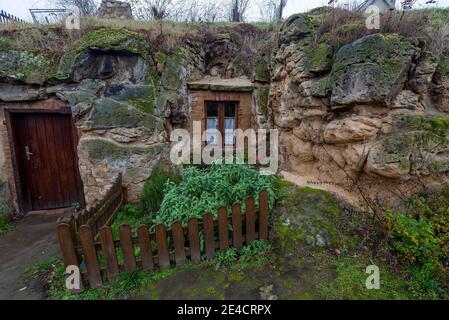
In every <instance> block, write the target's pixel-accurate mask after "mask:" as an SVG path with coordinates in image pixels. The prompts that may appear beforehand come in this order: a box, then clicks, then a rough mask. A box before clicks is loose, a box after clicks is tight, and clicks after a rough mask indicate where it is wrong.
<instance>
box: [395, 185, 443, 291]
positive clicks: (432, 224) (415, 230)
mask: <svg viewBox="0 0 449 320" xmlns="http://www.w3.org/2000/svg"><path fill="white" fill-rule="evenodd" d="M403 211H404V212H399V213H396V214H391V212H390V215H389V216H390V219H389V220H390V221H389V233H390V235H391V237H392V241H391V246H392V248H393V249H395V250H396V251H397V252H398V253H399V254H400V255H401V257H403V258H404V259H405V260H406V261H407V262H408V273H409V274H410V276H411V279H412V281H411V282H410V290H411V291H412V292H413V294H414V295H415V297H417V298H420V299H422V298H425V299H438V298H443V297H447V295H448V292H449V291H448V289H449V288H448V287H447V286H448V284H449V272H448V270H447V268H445V266H444V259H447V256H448V247H449V236H448V231H449V187H448V186H445V187H444V188H442V189H441V190H439V191H436V190H426V191H424V192H422V193H420V194H418V195H415V196H412V197H410V198H409V199H408V200H407V201H406V203H405V206H404V208H403Z"/></svg>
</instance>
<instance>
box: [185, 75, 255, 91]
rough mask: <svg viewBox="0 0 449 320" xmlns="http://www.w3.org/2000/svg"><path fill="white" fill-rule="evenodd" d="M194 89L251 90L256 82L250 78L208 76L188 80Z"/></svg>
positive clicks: (190, 86)
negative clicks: (196, 79)
mask: <svg viewBox="0 0 449 320" xmlns="http://www.w3.org/2000/svg"><path fill="white" fill-rule="evenodd" d="M188 86H189V88H190V89H192V90H211V91H237V92H251V91H253V90H254V84H253V83H252V82H251V80H249V79H248V78H231V79H221V78H216V77H206V78H203V79H201V80H198V81H192V82H188Z"/></svg>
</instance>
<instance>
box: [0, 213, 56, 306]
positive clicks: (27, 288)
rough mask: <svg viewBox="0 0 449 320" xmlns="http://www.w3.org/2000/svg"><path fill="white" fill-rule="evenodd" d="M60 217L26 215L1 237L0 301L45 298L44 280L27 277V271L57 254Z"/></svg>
mask: <svg viewBox="0 0 449 320" xmlns="http://www.w3.org/2000/svg"><path fill="white" fill-rule="evenodd" d="M57 217H58V216H57V215H47V216H45V215H34V216H27V217H25V218H24V219H22V220H20V221H18V222H16V223H15V224H14V227H15V230H13V231H12V232H10V233H8V234H6V235H3V236H0V300H5V299H33V300H34V299H44V298H45V291H44V285H43V283H42V279H34V280H27V279H26V277H25V275H24V273H25V272H26V271H27V270H28V269H29V268H31V267H33V266H34V265H36V264H39V263H44V262H48V261H49V260H50V259H51V258H52V257H53V256H55V255H57V254H58V252H59V247H58V242H57V239H56V232H55V230H56V229H55V228H56V219H57Z"/></svg>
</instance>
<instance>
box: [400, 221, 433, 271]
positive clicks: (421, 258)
mask: <svg viewBox="0 0 449 320" xmlns="http://www.w3.org/2000/svg"><path fill="white" fill-rule="evenodd" d="M395 222H396V223H395V224H394V225H393V228H392V230H391V233H392V236H393V237H394V238H395V241H394V242H393V247H394V249H396V250H397V251H398V252H399V253H401V254H402V255H404V256H405V257H407V258H409V259H410V260H411V261H412V262H420V263H424V262H426V261H429V260H437V259H438V258H440V257H441V250H440V248H439V247H438V240H437V239H436V238H435V233H434V231H433V228H432V226H431V225H430V224H429V223H427V221H426V220H424V219H423V218H419V219H415V218H413V217H410V216H408V215H406V214H404V213H398V214H397V215H396V221H395Z"/></svg>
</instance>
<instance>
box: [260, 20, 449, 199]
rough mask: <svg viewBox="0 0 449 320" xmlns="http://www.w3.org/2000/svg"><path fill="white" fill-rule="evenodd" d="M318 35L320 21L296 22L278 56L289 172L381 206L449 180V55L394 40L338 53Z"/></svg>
mask: <svg viewBox="0 0 449 320" xmlns="http://www.w3.org/2000/svg"><path fill="white" fill-rule="evenodd" d="M316 27H317V26H316V24H314V17H313V14H310V15H307V14H299V15H295V16H292V17H290V18H289V19H288V20H287V21H286V22H285V23H284V25H283V26H282V28H281V31H280V32H281V34H280V40H279V44H278V48H277V50H275V52H274V57H273V66H272V69H273V73H272V82H271V87H270V96H269V103H268V118H269V121H268V123H269V124H270V125H271V126H273V127H275V128H278V129H279V130H280V145H281V146H282V148H281V150H282V152H283V154H282V155H281V159H282V161H283V166H284V169H287V170H290V171H292V172H295V173H297V174H298V175H300V176H305V177H307V178H308V179H309V180H310V181H312V183H315V184H330V185H340V186H341V187H344V188H348V189H349V190H358V191H359V192H360V190H362V189H363V188H365V187H366V190H367V191H366V193H367V194H369V195H370V196H373V197H374V195H379V198H382V196H383V195H391V194H393V193H394V192H397V190H399V189H398V188H402V187H403V186H407V185H411V184H413V181H417V180H418V179H419V180H422V181H426V183H434V182H441V181H443V180H445V179H446V180H447V178H448V172H449V167H448V166H449V161H448V155H449V153H448V145H449V114H447V113H448V111H449V108H448V101H449V100H448V96H449V95H448V92H449V91H448V88H449V81H448V79H449V72H448V71H447V70H449V69H448V68H447V65H449V64H447V58H446V54H443V55H442V57H435V56H433V55H432V53H430V52H427V51H425V50H424V49H422V48H421V47H420V46H419V45H418V44H415V43H412V42H411V41H409V40H406V39H403V38H401V37H400V36H398V35H395V34H388V35H381V34H373V35H369V36H366V37H363V38H360V39H358V40H356V41H354V42H353V43H351V44H348V45H345V46H343V47H341V48H340V49H338V50H337V51H336V52H332V50H333V49H332V48H331V47H329V46H328V45H327V44H326V42H325V41H322V40H320V41H319V43H318V44H317V43H314V42H313V34H314V31H315V28H316ZM323 38H324V39H325V36H324V37H323ZM435 110H438V111H435ZM389 188H391V189H389Z"/></svg>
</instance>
